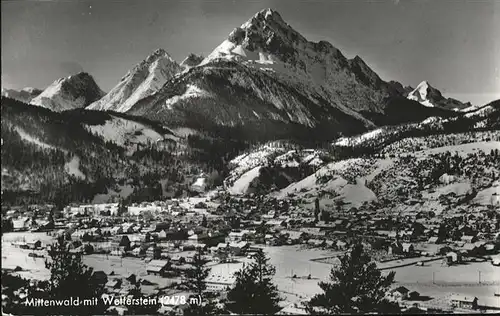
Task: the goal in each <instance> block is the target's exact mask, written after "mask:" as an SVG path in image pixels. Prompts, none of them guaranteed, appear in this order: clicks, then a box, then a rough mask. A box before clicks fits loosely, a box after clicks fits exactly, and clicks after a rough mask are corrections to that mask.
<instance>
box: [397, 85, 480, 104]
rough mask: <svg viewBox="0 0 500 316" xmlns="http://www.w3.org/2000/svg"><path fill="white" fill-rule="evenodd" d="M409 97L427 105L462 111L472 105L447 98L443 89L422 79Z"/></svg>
mask: <svg viewBox="0 0 500 316" xmlns="http://www.w3.org/2000/svg"><path fill="white" fill-rule="evenodd" d="M407 98H408V99H410V100H413V101H417V102H419V103H420V104H423V105H425V106H427V107H441V108H446V109H449V110H455V111H460V110H461V109H464V108H467V107H469V106H471V104H470V103H462V102H460V101H458V100H455V99H453V98H445V97H444V96H443V95H442V94H441V91H439V90H438V89H436V88H434V87H433V86H431V85H430V84H429V82H428V81H425V80H424V81H422V82H421V83H419V85H418V86H417V87H416V88H415V89H414V90H413V91H411V92H410V93H408V96H407Z"/></svg>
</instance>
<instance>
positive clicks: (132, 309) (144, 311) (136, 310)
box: [128, 282, 159, 315]
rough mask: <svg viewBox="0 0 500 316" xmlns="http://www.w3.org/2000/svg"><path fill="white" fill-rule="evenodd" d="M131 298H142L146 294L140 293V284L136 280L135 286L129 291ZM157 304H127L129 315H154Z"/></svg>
mask: <svg viewBox="0 0 500 316" xmlns="http://www.w3.org/2000/svg"><path fill="white" fill-rule="evenodd" d="M129 295H131V296H132V298H133V299H143V298H145V297H146V296H145V295H144V294H143V293H142V290H141V284H140V283H139V282H136V284H135V287H134V288H133V289H132V290H131V291H130V292H129ZM158 308H159V305H158V304H156V305H148V304H138V305H130V306H128V313H129V315H155V314H157V312H158Z"/></svg>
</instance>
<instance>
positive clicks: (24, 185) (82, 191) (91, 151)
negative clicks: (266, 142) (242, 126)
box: [1, 98, 248, 205]
mask: <svg viewBox="0 0 500 316" xmlns="http://www.w3.org/2000/svg"><path fill="white" fill-rule="evenodd" d="M1 110H2V112H1V114H2V130H1V133H2V197H3V202H4V203H22V202H30V203H38V202H52V203H57V204H61V205H63V204H64V203H68V202H91V201H93V199H94V198H95V197H96V196H101V198H104V197H106V195H109V194H110V193H114V195H116V196H117V197H122V198H127V199H128V200H129V201H136V200H137V201H144V200H154V199H158V198H161V197H162V196H164V195H178V194H182V193H183V192H184V191H187V190H188V188H189V184H191V182H192V181H193V178H194V177H196V176H197V175H199V174H200V173H202V172H204V173H206V174H208V175H209V176H210V179H211V181H212V182H213V183H214V184H215V181H220V179H221V176H222V173H223V172H224V165H225V161H227V160H228V159H229V157H231V156H234V155H236V154H237V152H238V151H239V150H243V149H245V148H247V146H248V145H247V144H246V143H244V142H238V141H236V140H235V141H231V140H222V139H220V138H214V137H210V135H200V134H198V135H190V136H188V137H187V138H174V137H173V135H172V132H171V131H170V130H168V129H167V128H165V127H163V126H162V125H160V124H158V123H155V122H151V121H149V120H147V119H143V118H136V117H130V116H127V115H125V114H118V113H104V112H97V111H88V110H75V111H66V112H62V113H56V112H52V111H50V110H48V109H45V108H41V107H34V106H31V105H27V104H24V103H22V102H19V101H16V100H13V99H8V98H2V106H1ZM116 118H119V119H121V120H125V121H126V122H131V123H130V124H129V125H130V126H142V127H144V126H146V127H147V128H148V132H149V133H150V134H151V133H152V132H151V131H155V133H157V134H158V135H162V137H163V138H162V139H161V141H157V142H153V141H150V140H149V139H146V141H144V142H143V143H137V144H136V145H137V146H133V148H134V150H133V151H132V152H131V151H130V150H129V149H130V148H127V147H130V144H126V145H123V144H119V143H118V142H113V141H112V140H106V139H105V137H107V136H108V134H106V133H104V134H99V133H94V132H93V130H95V128H96V127H99V126H106V124H107V123H109V122H111V121H112V119H116ZM132 123H133V124H135V125H133V124H132ZM93 128H94V129H93ZM143 132H144V130H137V131H133V130H132V132H131V134H132V135H128V134H127V135H126V136H127V137H129V136H133V137H135V138H134V139H139V140H141V139H142V138H139V137H138V134H140V133H143ZM144 133H145V132H144ZM228 134H230V132H228ZM172 139H176V141H173V140H172ZM166 141H168V145H169V146H165V142H166Z"/></svg>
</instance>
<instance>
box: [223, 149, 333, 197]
mask: <svg viewBox="0 0 500 316" xmlns="http://www.w3.org/2000/svg"><path fill="white" fill-rule="evenodd" d="M324 154H325V152H323V151H320V150H315V149H292V150H287V149H285V147H284V146H282V145H281V144H279V143H274V142H271V143H267V144H265V145H263V146H261V147H259V148H256V149H254V150H252V151H250V152H249V153H246V154H242V155H240V156H238V157H236V158H234V159H233V160H231V161H230V162H229V168H230V169H231V171H230V172H229V176H228V177H227V178H226V179H225V180H224V185H225V187H226V188H227V190H228V192H229V193H231V194H234V195H241V194H246V193H248V189H249V186H250V183H251V182H252V181H253V180H254V179H256V178H258V177H259V172H260V170H261V168H262V167H269V166H271V165H272V166H278V167H281V168H298V167H299V166H301V165H303V166H310V167H313V168H317V167H320V166H321V165H323V164H324V161H323V160H322V158H321V156H322V155H324Z"/></svg>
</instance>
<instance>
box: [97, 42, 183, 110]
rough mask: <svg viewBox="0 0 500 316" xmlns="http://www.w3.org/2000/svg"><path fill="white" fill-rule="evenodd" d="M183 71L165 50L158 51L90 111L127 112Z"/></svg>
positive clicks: (137, 66)
mask: <svg viewBox="0 0 500 316" xmlns="http://www.w3.org/2000/svg"><path fill="white" fill-rule="evenodd" d="M181 70H182V68H181V66H180V65H179V64H178V63H177V62H176V61H175V60H173V59H172V57H170V55H169V54H168V53H167V52H166V51H165V50H164V49H161V48H160V49H157V50H155V51H154V52H153V53H151V54H150V55H149V56H148V57H146V59H144V60H143V61H142V62H140V63H139V64H137V65H136V66H135V67H134V68H132V69H131V70H130V71H129V72H127V74H126V75H125V76H124V77H123V78H122V79H121V80H120V82H119V83H118V84H117V85H116V86H115V87H114V88H113V89H111V91H110V92H109V93H108V94H106V95H105V96H104V97H103V98H102V99H101V100H99V101H97V102H94V103H92V104H91V105H89V107H88V109H90V110H101V111H107V110H111V111H116V112H126V111H128V110H129V109H130V108H131V107H132V106H133V105H134V104H136V103H137V102H138V101H139V100H141V99H143V98H145V97H148V96H150V95H152V94H153V93H155V92H156V91H158V90H159V89H160V88H161V87H162V86H163V85H164V84H165V83H166V82H167V81H168V80H170V79H171V78H173V77H174V76H175V75H176V74H177V73H179V72H180V71H181Z"/></svg>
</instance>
